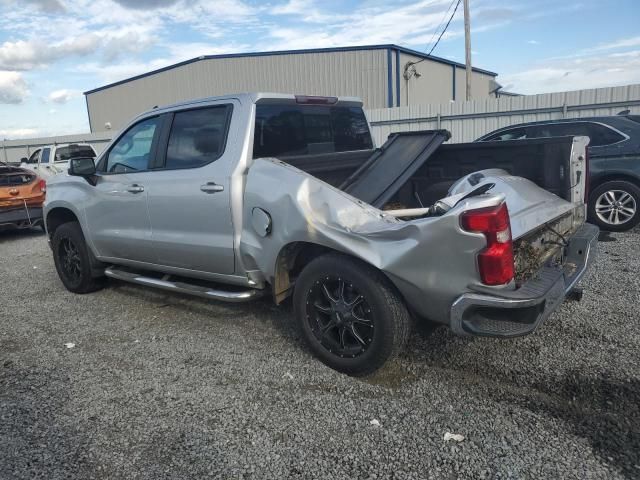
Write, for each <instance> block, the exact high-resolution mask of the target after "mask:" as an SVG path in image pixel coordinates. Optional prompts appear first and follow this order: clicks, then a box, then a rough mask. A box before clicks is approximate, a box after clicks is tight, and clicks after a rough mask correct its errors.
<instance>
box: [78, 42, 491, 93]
mask: <svg viewBox="0 0 640 480" xmlns="http://www.w3.org/2000/svg"><path fill="white" fill-rule="evenodd" d="M386 49H391V50H398V51H399V52H402V53H406V54H408V55H413V56H416V57H420V58H424V59H427V60H432V61H434V62H438V63H445V64H447V65H454V66H456V67H460V68H465V65H464V64H462V63H458V62H454V61H453V60H447V59H446V58H442V57H435V56H433V55H427V54H426V53H423V52H419V51H417V50H412V49H410V48H406V47H401V46H399V45H395V44H392V43H391V44H384V45H358V46H352V47H327V48H307V49H301V50H277V51H273V52H248V53H223V54H219V55H201V56H199V57H195V58H191V59H189V60H184V61H182V62H178V63H174V64H172V65H167V66H166V67H162V68H158V69H156V70H151V71H150V72H146V73H142V74H140V75H135V76H133V77H129V78H125V79H123V80H118V81H117V82H113V83H109V84H107V85H103V86H101V87H97V88H94V89H91V90H87V91H86V92H83V94H84V95H90V94H92V93H96V92H99V91H101V90H107V89H109V88H112V87H116V86H118V85H122V84H124V83H129V82H132V81H134V80H139V79H141V78H145V77H149V76H151V75H156V74H158V73H162V72H165V71H167V70H172V69H174V68H178V67H182V66H184V65H189V64H190V63H195V62H199V61H201V60H217V59H224V58H244V57H268V56H277V55H295V54H308V53H334V52H353V51H362V50H386ZM472 68H473V71H474V72H478V73H483V74H485V75H491V76H492V77H496V76H497V75H498V74H497V73H495V72H491V71H489V70H484V69H482V68H476V67H472Z"/></svg>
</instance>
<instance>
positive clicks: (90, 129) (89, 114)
mask: <svg viewBox="0 0 640 480" xmlns="http://www.w3.org/2000/svg"><path fill="white" fill-rule="evenodd" d="M84 104H85V105H86V106H87V118H88V119H89V132H91V133H93V127H91V110H89V98H88V97H87V95H86V94H85V96H84Z"/></svg>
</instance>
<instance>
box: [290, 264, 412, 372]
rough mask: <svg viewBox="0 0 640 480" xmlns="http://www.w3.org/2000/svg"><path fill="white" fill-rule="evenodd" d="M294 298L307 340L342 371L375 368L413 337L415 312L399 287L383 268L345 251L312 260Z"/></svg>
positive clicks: (317, 354) (296, 314)
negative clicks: (349, 255) (354, 257)
mask: <svg viewBox="0 0 640 480" xmlns="http://www.w3.org/2000/svg"><path fill="white" fill-rule="evenodd" d="M325 287H326V288H325ZM293 302H294V311H295V316H296V320H297V322H298V325H299V327H300V329H301V331H302V336H303V337H304V339H305V341H306V343H307V344H308V345H309V347H310V349H311V350H312V352H313V353H314V354H315V355H316V356H317V357H318V358H319V359H320V360H321V361H322V362H323V363H325V364H326V365H328V366H329V367H331V368H333V369H335V370H338V371H339V372H343V373H346V374H349V375H354V376H360V375H366V374H369V373H372V372H374V371H376V370H377V369H379V368H380V367H382V365H384V363H385V362H386V361H387V360H389V359H391V358H392V357H394V356H395V355H397V354H398V353H400V352H401V351H402V350H403V349H404V347H405V345H406V343H407V340H408V338H409V330H410V325H411V317H410V315H409V312H408V310H407V307H406V305H405V303H404V301H403V299H402V298H401V297H400V294H399V293H398V292H397V290H396V289H395V287H394V286H393V285H392V284H391V283H390V282H389V280H388V279H387V278H386V277H385V276H384V275H383V274H382V273H381V272H380V271H378V270H376V269H375V268H373V267H370V266H369V265H367V264H365V263H363V262H361V261H359V260H356V259H353V258H351V257H347V256H345V255H340V254H327V255H323V256H321V257H318V258H316V259H314V260H312V261H311V262H310V263H309V264H308V265H307V266H306V267H305V268H304V269H303V270H302V273H301V274H300V276H299V277H298V279H297V281H296V286H295V290H294V294H293ZM332 325H333V326H332Z"/></svg>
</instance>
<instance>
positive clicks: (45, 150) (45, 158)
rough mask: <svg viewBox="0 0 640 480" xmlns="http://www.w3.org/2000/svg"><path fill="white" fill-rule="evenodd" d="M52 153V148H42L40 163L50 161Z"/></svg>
mask: <svg viewBox="0 0 640 480" xmlns="http://www.w3.org/2000/svg"><path fill="white" fill-rule="evenodd" d="M50 153H51V149H50V148H43V149H42V156H41V157H40V163H49V154H50Z"/></svg>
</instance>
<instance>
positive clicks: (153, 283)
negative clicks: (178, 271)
mask: <svg viewBox="0 0 640 480" xmlns="http://www.w3.org/2000/svg"><path fill="white" fill-rule="evenodd" d="M104 274H105V275H106V276H107V277H110V278H115V279H117V280H122V281H124V282H131V283H137V284H138V285H145V286H148V287H155V288H160V289H162V290H167V291H170V292H179V293H185V294H187V295H194V296H196V297H201V298H208V299H213V300H220V301H223V302H231V303H241V302H249V301H251V300H253V299H255V298H259V297H261V296H263V295H264V290H256V289H248V290H240V291H237V292H233V291H232V292H229V291H225V290H216V289H213V288H208V287H202V286H200V285H191V284H189V283H183V282H171V281H169V280H168V278H169V275H165V276H164V277H163V278H162V279H159V278H153V277H145V276H144V275H139V274H137V273H133V272H127V271H124V270H120V269H118V268H116V267H109V268H106V269H105V271H104Z"/></svg>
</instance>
